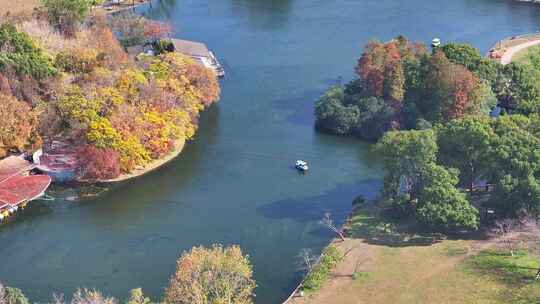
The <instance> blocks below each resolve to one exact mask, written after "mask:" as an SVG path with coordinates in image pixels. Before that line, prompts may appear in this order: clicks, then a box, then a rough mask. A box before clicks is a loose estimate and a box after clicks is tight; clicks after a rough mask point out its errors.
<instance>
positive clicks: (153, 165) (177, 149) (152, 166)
mask: <svg viewBox="0 0 540 304" xmlns="http://www.w3.org/2000/svg"><path fill="white" fill-rule="evenodd" d="M185 144H186V141H185V139H179V140H177V141H175V142H174V149H173V150H172V151H171V152H170V153H169V154H167V155H166V156H164V157H162V158H159V159H156V160H154V161H152V162H150V163H149V164H148V165H146V166H144V167H143V168H137V169H135V170H133V171H132V172H130V173H126V174H121V175H120V176H118V177H116V178H113V179H108V180H100V182H102V183H117V182H123V181H127V180H129V179H132V178H136V177H139V176H142V175H144V174H147V173H150V172H152V171H154V170H156V169H159V168H160V167H161V166H163V165H165V164H167V163H168V162H170V161H172V160H174V159H175V158H176V157H177V156H178V155H180V153H181V152H182V150H183V149H184V146H185Z"/></svg>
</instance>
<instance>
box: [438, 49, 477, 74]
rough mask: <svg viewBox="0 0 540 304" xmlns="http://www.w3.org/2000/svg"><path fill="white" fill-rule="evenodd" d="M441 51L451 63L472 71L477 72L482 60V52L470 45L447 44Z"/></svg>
mask: <svg viewBox="0 0 540 304" xmlns="http://www.w3.org/2000/svg"><path fill="white" fill-rule="evenodd" d="M441 49H442V51H443V52H444V54H445V55H446V58H448V59H449V60H450V61H451V62H453V63H456V64H461V65H463V66H465V67H466V68H467V69H469V70H470V71H476V69H477V67H478V64H479V62H480V61H481V60H482V55H481V54H480V51H478V49H476V48H474V47H472V46H470V45H468V44H461V43H447V44H445V45H444V46H443V47H442V48H441Z"/></svg>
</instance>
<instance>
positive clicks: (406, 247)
mask: <svg viewBox="0 0 540 304" xmlns="http://www.w3.org/2000/svg"><path fill="white" fill-rule="evenodd" d="M350 226H351V228H350V230H349V236H350V237H352V238H349V239H347V241H346V242H344V243H342V244H341V245H340V246H339V247H338V249H340V250H341V251H342V252H343V251H347V254H346V255H345V259H344V261H343V262H341V263H340V264H339V265H338V266H337V269H338V270H339V271H340V273H339V274H336V273H331V274H330V279H329V280H328V281H327V282H325V283H324V284H323V285H322V287H321V288H320V290H319V291H318V292H316V293H313V294H310V295H308V296H306V297H304V298H295V300H294V301H293V302H292V303H291V304H301V303H309V304H323V303H340V304H363V303H366V304H367V303H369V304H387V303H393V304H408V303H416V304H443V303H444V304H446V303H448V304H450V303H460V304H508V303H512V304H514V303H516V304H525V303H527V304H540V282H538V283H537V282H536V281H534V280H533V278H534V275H535V273H536V271H535V269H537V267H538V266H540V261H539V260H537V259H536V257H535V256H534V255H530V254H527V253H526V252H524V251H520V252H518V254H516V255H515V257H511V256H510V255H509V254H507V253H505V252H504V251H498V250H495V249H490V248H495V247H496V245H497V243H496V242H492V241H475V240H449V239H445V238H444V237H442V236H440V235H437V234H426V233H421V232H417V231H413V230H411V229H408V228H410V227H409V225H408V223H406V222H402V223H396V222H393V221H392V220H391V219H390V218H389V217H385V216H384V215H383V214H382V213H381V212H380V211H379V210H377V209H376V208H369V209H366V208H364V209H361V210H359V211H358V212H357V213H356V214H355V215H354V217H353V218H352V222H351V225H350ZM351 244H352V245H351ZM344 248H345V249H344ZM351 248H354V249H351ZM366 252H369V257H368V258H366V257H365V254H364V255H362V253H366ZM358 264H359V265H361V266H360V267H359V268H360V269H356V268H357V267H356V266H355V265H358ZM346 265H351V267H349V269H348V271H350V272H348V275H349V277H348V278H345V276H344V274H345V273H347V272H346V271H345V270H344V269H346V267H344V266H346Z"/></svg>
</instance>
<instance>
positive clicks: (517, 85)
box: [493, 62, 540, 112]
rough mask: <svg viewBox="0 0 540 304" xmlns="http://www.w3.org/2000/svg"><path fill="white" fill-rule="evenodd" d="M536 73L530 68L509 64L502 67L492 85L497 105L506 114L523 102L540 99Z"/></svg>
mask: <svg viewBox="0 0 540 304" xmlns="http://www.w3.org/2000/svg"><path fill="white" fill-rule="evenodd" d="M538 85H539V83H538V81H537V72H536V71H535V70H534V69H533V68H531V67H530V66H527V65H523V64H519V63H514V62H512V63H510V64H507V65H505V66H504V68H503V69H502V71H501V73H499V74H498V77H497V80H496V82H495V83H494V85H493V92H495V94H497V98H498V99H499V104H500V106H502V107H503V108H505V109H506V110H507V111H508V112H512V111H514V110H515V109H516V108H518V106H519V104H520V103H521V102H523V101H532V100H536V99H537V98H539V97H540V91H539V87H538Z"/></svg>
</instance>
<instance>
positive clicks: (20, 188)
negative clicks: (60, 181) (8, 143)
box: [0, 156, 51, 220]
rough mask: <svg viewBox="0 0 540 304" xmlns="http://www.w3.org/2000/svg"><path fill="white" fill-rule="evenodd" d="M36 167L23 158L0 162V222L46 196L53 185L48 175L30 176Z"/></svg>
mask: <svg viewBox="0 0 540 304" xmlns="http://www.w3.org/2000/svg"><path fill="white" fill-rule="evenodd" d="M33 168H34V165H33V164H32V163H30V162H28V161H26V160H25V159H24V158H22V157H16V156H10V157H7V158H5V159H3V160H0V220H3V219H4V218H6V217H7V216H9V214H11V213H13V212H15V211H17V210H18V209H19V207H24V206H25V205H26V203H28V202H29V201H32V200H35V199H37V198H39V197H41V196H43V195H44V194H45V191H46V190H47V188H48V187H49V185H50V184H51V178H50V177H49V176H47V175H29V172H30V170H32V169H33Z"/></svg>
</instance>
